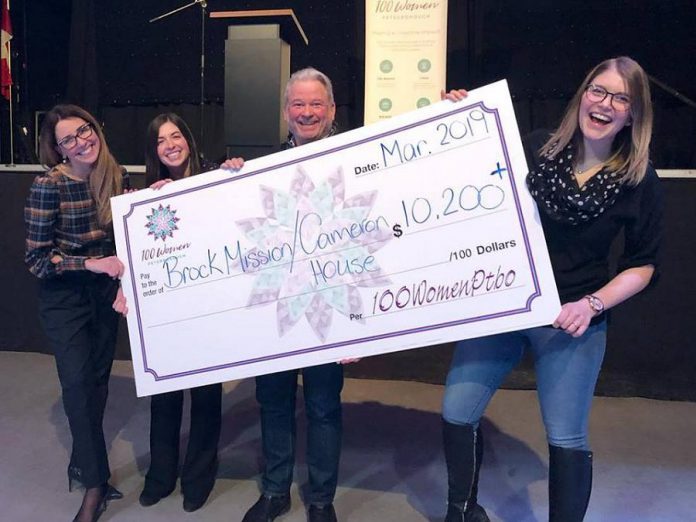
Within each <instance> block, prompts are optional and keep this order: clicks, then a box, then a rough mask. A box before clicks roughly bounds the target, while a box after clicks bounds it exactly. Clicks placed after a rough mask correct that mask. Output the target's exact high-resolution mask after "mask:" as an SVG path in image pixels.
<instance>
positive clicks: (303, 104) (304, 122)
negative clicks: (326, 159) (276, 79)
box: [283, 67, 336, 148]
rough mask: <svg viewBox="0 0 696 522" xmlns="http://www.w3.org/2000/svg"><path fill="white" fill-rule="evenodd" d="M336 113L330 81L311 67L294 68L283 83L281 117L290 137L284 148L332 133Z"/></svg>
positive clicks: (334, 129)
mask: <svg viewBox="0 0 696 522" xmlns="http://www.w3.org/2000/svg"><path fill="white" fill-rule="evenodd" d="M335 116H336V104H335V103H334V96H333V88H332V87H331V80H329V78H328V77H327V76H326V75H325V74H324V73H322V72H319V71H317V70H316V69H313V68H311V67H310V68H307V69H302V70H300V71H297V72H296V73H295V74H293V75H292V76H291V77H290V79H289V80H288V83H287V85H286V86H285V105H284V108H283V117H284V118H285V121H286V122H287V124H288V131H289V132H290V137H289V138H288V141H287V142H286V143H284V144H283V148H288V147H296V146H299V145H304V144H305V143H310V142H312V141H316V140H320V139H322V138H326V137H328V136H331V135H333V134H335V132H336V126H335V124H334V117H335Z"/></svg>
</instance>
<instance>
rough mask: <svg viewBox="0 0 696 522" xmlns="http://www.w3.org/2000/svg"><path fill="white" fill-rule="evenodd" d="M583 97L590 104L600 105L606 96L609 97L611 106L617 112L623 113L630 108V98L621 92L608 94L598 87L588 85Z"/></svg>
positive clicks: (592, 84)
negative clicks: (585, 97)
mask: <svg viewBox="0 0 696 522" xmlns="http://www.w3.org/2000/svg"><path fill="white" fill-rule="evenodd" d="M585 96H587V99H588V100H590V101H591V102H592V103H601V102H603V101H604V99H605V98H606V97H607V96H611V106H612V107H614V109H616V110H617V111H621V112H625V111H627V110H628V109H630V108H631V97H630V96H629V95H628V94H626V93H623V92H609V91H607V90H606V89H605V88H604V87H602V86H600V85H595V84H594V83H591V84H589V85H588V86H587V87H586V88H585Z"/></svg>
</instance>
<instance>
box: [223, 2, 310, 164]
mask: <svg viewBox="0 0 696 522" xmlns="http://www.w3.org/2000/svg"><path fill="white" fill-rule="evenodd" d="M210 17H211V18H228V19H230V21H233V22H234V25H230V26H229V27H228V29H227V40H226V41H225V110H224V115H225V125H224V128H225V151H226V154H227V157H231V156H241V157H243V158H245V159H253V158H258V157H260V156H265V155H266V154H270V153H273V152H277V151H278V150H280V144H281V143H282V142H283V141H284V140H285V138H286V136H287V132H288V130H287V124H286V123H285V120H284V119H283V114H282V111H283V95H284V91H285V83H286V82H287V79H288V78H289V77H290V47H291V43H292V44H300V45H301V44H302V43H304V45H307V44H308V43H309V41H308V39H307V36H306V35H305V33H304V31H303V30H302V26H301V25H300V23H299V21H298V20H297V17H296V16H295V13H294V12H293V10H292V9H266V10H253V11H216V12H212V13H210Z"/></svg>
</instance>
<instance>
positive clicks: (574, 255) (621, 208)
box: [524, 131, 663, 303]
mask: <svg viewBox="0 0 696 522" xmlns="http://www.w3.org/2000/svg"><path fill="white" fill-rule="evenodd" d="M548 136H549V134H548V132H547V131H536V132H534V133H532V134H531V135H529V136H527V137H526V138H525V140H524V147H525V154H526V157H527V164H528V166H529V169H530V171H531V170H533V169H535V168H536V167H537V166H538V165H539V162H540V158H539V154H538V151H539V149H540V148H541V146H542V145H543V144H544V143H545V142H546V139H547V138H548ZM539 213H540V217H541V224H542V226H543V229H544V235H545V236H546V244H547V246H548V249H549V255H550V257H551V265H552V267H553V273H554V277H555V279H556V286H557V287H558V293H559V295H560V298H561V303H567V302H572V301H577V300H578V299H581V298H582V297H583V296H585V295H587V294H591V293H593V292H596V291H597V290H599V289H600V288H601V287H602V286H604V285H605V284H606V283H607V282H609V280H610V279H611V278H612V277H613V274H610V271H609V252H610V249H611V245H612V242H613V241H614V239H615V238H616V237H617V236H618V235H619V234H621V233H623V236H624V249H623V253H622V254H621V257H620V258H619V261H618V266H617V269H618V271H619V272H620V271H623V270H626V269H628V268H633V267H639V266H644V265H653V266H654V267H655V274H657V269H658V254H659V250H660V244H661V242H662V227H663V222H662V219H663V196H662V187H661V186H660V179H659V178H658V176H657V172H655V169H654V168H653V167H652V165H650V166H648V170H647V172H646V175H645V177H644V178H643V180H642V181H641V182H640V183H639V184H638V185H637V186H635V187H629V186H626V187H624V189H623V193H622V194H620V195H619V197H618V198H617V200H616V202H615V203H614V204H613V205H612V206H611V207H610V208H609V209H607V210H606V211H605V212H604V213H603V214H602V215H600V216H599V217H598V218H596V219H594V220H593V221H590V222H589V223H583V224H579V225H570V224H566V223H559V222H557V221H554V220H552V219H551V218H550V217H549V216H548V215H547V214H546V213H545V212H544V211H543V209H540V212H539ZM654 278H655V275H653V279H654Z"/></svg>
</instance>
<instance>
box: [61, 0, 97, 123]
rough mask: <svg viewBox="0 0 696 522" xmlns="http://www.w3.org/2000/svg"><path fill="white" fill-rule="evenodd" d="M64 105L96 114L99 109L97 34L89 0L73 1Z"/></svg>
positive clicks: (91, 0) (91, 1) (92, 4)
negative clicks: (78, 106)
mask: <svg viewBox="0 0 696 522" xmlns="http://www.w3.org/2000/svg"><path fill="white" fill-rule="evenodd" d="M68 71H69V75H68V92H67V96H66V98H67V101H69V102H71V103H74V104H76V105H80V106H81V107H83V108H85V109H87V110H88V111H90V112H92V113H93V114H96V112H97V109H98V107H99V78H98V74H97V33H96V24H95V11H94V2H93V0H73V2H72V17H71V21H70V56H69V63H68Z"/></svg>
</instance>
